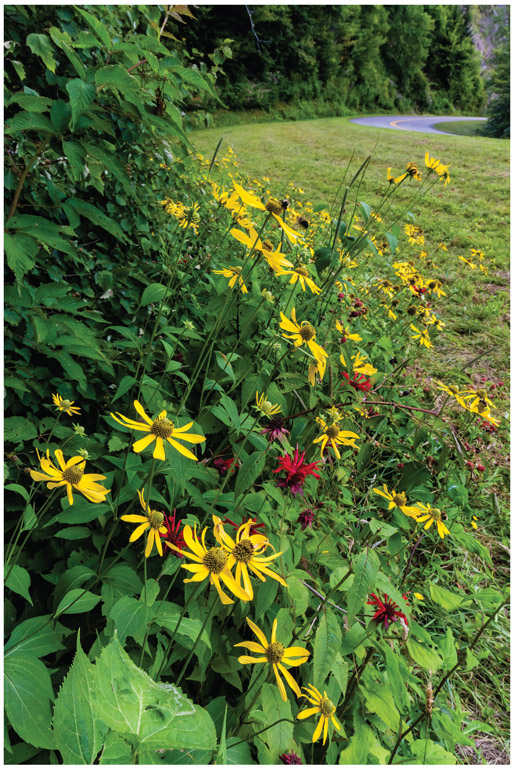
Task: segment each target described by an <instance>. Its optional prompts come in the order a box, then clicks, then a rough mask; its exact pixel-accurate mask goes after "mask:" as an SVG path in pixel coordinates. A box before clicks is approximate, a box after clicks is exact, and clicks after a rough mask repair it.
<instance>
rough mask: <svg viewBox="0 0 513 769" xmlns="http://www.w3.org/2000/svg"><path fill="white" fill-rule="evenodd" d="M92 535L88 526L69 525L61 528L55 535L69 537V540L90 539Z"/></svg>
mask: <svg viewBox="0 0 513 769" xmlns="http://www.w3.org/2000/svg"><path fill="white" fill-rule="evenodd" d="M90 536H91V532H90V531H89V529H88V528H87V526H68V527H66V528H65V529H60V530H59V531H56V532H55V534H54V537H59V538H60V539H69V540H75V539H88V538H89V537H90Z"/></svg>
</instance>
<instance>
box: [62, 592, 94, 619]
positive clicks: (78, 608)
mask: <svg viewBox="0 0 513 769" xmlns="http://www.w3.org/2000/svg"><path fill="white" fill-rule="evenodd" d="M77 599H78V600H77ZM98 601H101V596H99V595H95V594H94V593H90V592H89V590H82V588H80V587H77V588H73V590H69V591H68V592H67V593H66V595H65V596H64V598H63V599H62V600H61V601H60V603H59V605H58V606H57V610H56V612H55V616H56V617H58V616H59V614H82V612H87V611H91V609H94V607H95V606H96V604H97V603H98Z"/></svg>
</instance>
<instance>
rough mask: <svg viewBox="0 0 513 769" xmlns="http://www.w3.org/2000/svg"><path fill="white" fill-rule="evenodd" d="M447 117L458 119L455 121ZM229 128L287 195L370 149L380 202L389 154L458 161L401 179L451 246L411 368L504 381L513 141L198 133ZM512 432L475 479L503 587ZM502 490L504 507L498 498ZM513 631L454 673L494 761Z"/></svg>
mask: <svg viewBox="0 0 513 769" xmlns="http://www.w3.org/2000/svg"><path fill="white" fill-rule="evenodd" d="M442 125H443V124H442ZM447 125H449V124H447ZM456 125H461V124H456ZM464 125H465V128H470V127H472V128H475V126H473V125H470V126H469V124H467V123H465V124H464ZM450 126H451V129H452V128H454V123H451V124H450ZM221 137H222V138H223V139H224V143H225V145H224V146H226V145H231V146H232V147H233V149H234V150H235V152H236V154H237V155H238V159H239V170H240V171H242V172H243V173H245V174H247V177H248V179H249V180H251V179H252V178H253V177H258V178H261V177H262V176H268V177H269V178H270V180H271V181H270V184H269V187H270V189H271V190H272V192H273V194H275V195H276V196H277V197H278V196H279V195H281V194H283V195H285V194H286V193H287V191H288V190H287V188H288V184H289V183H290V182H293V183H294V184H295V185H296V186H299V187H302V188H303V189H304V190H305V191H306V193H307V195H308V197H309V199H310V200H311V201H312V203H313V204H314V205H324V206H328V207H329V206H331V204H333V202H334V198H335V195H336V193H337V190H338V188H339V184H340V182H341V179H342V177H343V174H344V171H345V169H346V166H347V164H348V163H349V162H350V161H351V170H352V171H356V170H357V168H358V167H359V165H360V164H361V162H362V161H363V160H364V159H365V158H366V157H367V155H371V156H372V159H371V162H370V164H369V167H368V171H367V174H366V176H365V178H364V181H363V183H362V185H361V188H360V190H359V193H358V197H357V200H363V201H365V202H367V203H368V204H370V205H371V206H373V207H376V206H377V205H378V203H379V201H380V195H381V194H382V191H383V189H384V186H385V184H386V174H387V167H389V166H391V167H392V173H393V174H395V175H399V174H400V173H401V171H402V170H403V169H404V168H405V165H406V163H407V162H408V161H417V163H419V165H420V166H423V165H424V153H425V152H426V150H427V151H428V152H429V153H430V155H433V156H435V157H437V158H440V159H441V160H442V162H443V163H446V164H449V166H450V174H451V183H450V184H449V185H448V186H446V187H445V188H444V187H443V186H442V185H439V186H436V187H435V188H434V190H433V191H432V192H430V193H428V195H427V196H426V197H424V198H423V199H420V200H417V202H416V203H415V204H414V205H409V206H408V205H407V202H408V201H409V200H410V197H411V188H410V190H408V186H407V185H402V186H401V187H399V188H398V190H397V193H396V198H395V205H394V207H393V209H392V211H391V215H392V217H394V218H395V216H401V218H402V221H404V213H405V211H407V210H411V211H413V213H414V214H415V221H416V223H417V224H418V225H420V226H421V227H422V229H423V231H424V234H425V238H426V250H427V251H428V253H429V252H430V251H431V250H434V248H435V247H436V245H437V244H438V243H439V242H440V241H443V242H444V243H445V244H446V246H447V249H448V250H447V252H446V253H443V252H438V253H437V255H436V262H437V263H438V264H439V265H440V269H439V271H438V275H437V276H438V277H441V278H442V279H443V281H444V287H445V290H446V293H447V299H443V300H440V301H439V302H437V303H436V307H435V310H436V312H437V314H440V315H441V317H442V318H443V320H444V321H445V322H446V324H447V325H446V329H445V332H444V334H442V335H440V337H439V340H438V341H437V344H436V347H435V348H434V349H433V350H430V351H427V352H425V353H423V355H421V356H419V361H416V362H415V364H414V365H413V366H412V367H410V373H412V374H416V373H419V377H420V378H419V383H424V384H425V383H426V382H427V383H429V382H430V380H431V378H441V379H443V380H444V381H446V382H448V383H451V382H458V383H460V384H462V383H463V381H464V380H465V379H466V377H467V375H468V378H467V381H469V379H473V381H475V377H476V376H478V375H485V376H487V377H489V378H490V379H492V381H497V380H504V381H505V382H507V380H508V374H507V372H508V370H509V328H508V309H509V307H508V298H509V293H508V288H509V273H508V269H509V225H508V222H509V141H507V140H503V139H501V140H498V139H489V138H484V137H479V136H476V135H472V136H470V135H469V136H465V135H459V136H445V135H434V134H422V133H407V132H405V131H400V132H399V131H397V132H396V131H391V130H384V129H375V128H369V127H366V126H359V125H355V124H353V123H351V122H350V121H349V119H348V118H328V119H319V120H308V121H302V122H277V123H263V124H256V123H252V124H251V125H232V126H226V127H223V128H214V129H210V130H206V131H195V132H193V133H192V135H191V138H192V141H193V143H194V145H195V147H196V148H197V150H199V151H200V152H202V153H203V154H205V155H206V156H210V155H212V153H213V151H214V149H215V147H216V144H217V142H218V140H219V139H220V138H221ZM353 153H354V154H353ZM339 202H340V201H338V203H339ZM471 247H473V248H478V249H482V250H483V251H484V252H485V254H486V256H487V259H488V260H489V274H488V275H484V274H482V273H480V272H479V270H471V269H470V267H467V266H466V265H464V264H462V263H461V262H460V261H459V260H458V256H459V255H463V256H465V257H469V255H470V253H469V251H470V248H471ZM476 358H478V360H475V359H476ZM462 371H463V372H464V374H462ZM505 391H506V392H507V389H506V390H505ZM505 391H504V390H503V392H505ZM496 405H497V406H498V408H499V412H500V413H501V415H502V414H504V413H505V412H507V410H508V403H507V400H506V396H505V395H504V397H503V399H502V400H501V399H500V398H497V400H496ZM448 413H450V415H451V417H452V418H454V419H455V420H456V424H457V425H458V430H460V429H461V434H462V435H465V432H466V430H465V419H462V415H461V413H458V410H457V409H455V410H454V411H453V410H450V409H449V410H448ZM507 436H508V432H507V424H506V420H503V422H502V425H501V428H500V431H499V433H498V434H497V436H496V437H495V438H493V439H492V440H491V441H490V443H489V444H488V447H487V449H486V450H485V449H483V452H482V454H481V461H483V462H484V463H485V464H486V465H487V467H489V468H490V473H489V476H488V477H487V479H486V480H485V481H484V482H483V483H482V484H480V490H479V491H478V487H479V486H478V484H473V488H472V489H471V493H472V494H473V495H475V496H473V499H474V500H475V503H476V510H479V509H480V507H481V506H483V507H484V508H485V509H486V510H488V513H487V519H486V518H484V519H481V520H483V523H484V527H483V528H484V531H482V532H479V533H478V536H480V537H481V538H482V541H483V542H484V543H485V544H486V545H487V547H489V549H490V552H491V554H492V559H493V561H494V569H495V579H496V583H497V586H498V587H499V588H501V587H504V585H505V584H506V583H507V580H508V573H509V559H508V555H507V548H506V547H505V546H506V545H507V544H508V533H509V527H508V516H507V512H506V511H507V510H508V500H507V488H508V467H507V459H506V457H505V454H506V453H507V448H506V446H507V440H508V438H507ZM494 442H495V447H494ZM490 447H491V448H490ZM494 495H495V499H496V500H498V504H499V506H500V509H501V512H500V514H498V513H497V510H494V502H493V498H494ZM480 515H481V512H480ZM471 560H472V559H468V556H462V557H461V559H458V563H457V564H456V565H455V567H454V569H455V571H454V578H455V580H456V582H457V581H458V574H466V575H470V573H471V572H472V573H474V571H475V564H472V562H471ZM508 637H509V628H508V623H507V620H506V619H505V618H502V619H501V620H500V621H499V622H497V630H496V633H495V636H494V637H493V638H492V639H491V641H490V642H489V647H490V650H491V655H490V657H489V659H488V660H487V661H486V662H485V663H483V664H482V665H481V666H479V668H478V669H476V670H475V671H474V672H473V673H464V674H461V675H460V674H458V677H457V679H455V682H454V683H455V686H456V689H457V691H458V694H459V696H460V697H461V698H462V700H463V702H464V705H465V707H466V708H467V709H468V710H469V711H471V712H473V713H474V716H475V717H476V718H477V719H479V720H483V721H488V722H489V723H491V724H493V725H494V728H495V730H496V731H495V735H496V739H495V742H493V749H492V750H491V751H490V752H489V757H488V761H489V762H492V763H494V762H496V760H497V758H496V756H497V754H499V755H502V758H504V755H505V751H506V750H507V748H506V745H507V742H508V739H509V719H508V699H509V697H508V688H507V684H506V683H504V684H501V682H503V681H504V682H506V681H507V680H508V671H509V662H508V660H507V653H506V652H505V650H507V648H508V644H507V639H508ZM494 751H495V752H494ZM483 753H485V751H484V748H483ZM466 760H468V761H470V762H471V763H477V762H480V761H481V760H482V759H481V757H479V756H478V754H474V755H472V756H471V757H470V758H468V757H467V759H466ZM485 760H486V755H485ZM506 761H507V758H506Z"/></svg>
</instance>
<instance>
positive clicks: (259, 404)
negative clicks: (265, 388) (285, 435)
mask: <svg viewBox="0 0 513 769" xmlns="http://www.w3.org/2000/svg"><path fill="white" fill-rule="evenodd" d="M253 408H254V409H257V410H258V411H260V413H261V414H263V415H264V416H265V417H272V416H273V414H279V413H280V411H281V408H280V406H278V404H277V403H271V401H268V400H267V398H266V395H265V393H261V394H260V395H259V394H258V390H257V394H256V405H255V406H253Z"/></svg>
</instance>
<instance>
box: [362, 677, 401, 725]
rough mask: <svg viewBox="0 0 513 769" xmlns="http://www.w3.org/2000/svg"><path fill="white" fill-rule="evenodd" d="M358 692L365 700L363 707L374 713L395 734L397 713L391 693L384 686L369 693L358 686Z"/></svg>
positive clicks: (397, 723)
mask: <svg viewBox="0 0 513 769" xmlns="http://www.w3.org/2000/svg"><path fill="white" fill-rule="evenodd" d="M360 691H361V692H362V694H363V697H364V699H365V707H366V708H367V710H368V711H369V712H370V713H376V715H377V716H379V717H380V718H381V720H382V721H383V722H384V723H385V724H386V725H387V726H388V727H389V729H391V730H392V731H393V732H394V733H397V730H398V728H399V720H400V716H399V711H398V710H397V708H396V706H395V705H394V700H393V697H392V692H391V691H390V689H387V688H386V687H384V686H378V687H377V688H376V689H373V690H372V691H369V690H368V689H365V688H364V687H363V686H362V685H360Z"/></svg>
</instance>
